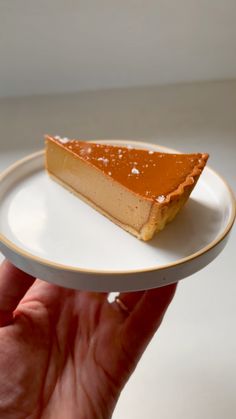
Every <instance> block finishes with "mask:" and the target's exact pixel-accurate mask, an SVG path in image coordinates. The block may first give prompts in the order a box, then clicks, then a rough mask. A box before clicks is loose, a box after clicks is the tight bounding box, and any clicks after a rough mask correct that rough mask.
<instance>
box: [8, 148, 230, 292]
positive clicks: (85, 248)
mask: <svg viewBox="0 0 236 419" xmlns="http://www.w3.org/2000/svg"><path fill="white" fill-rule="evenodd" d="M101 142H102V141H101ZM103 142H104V143H106V142H108V141H103ZM109 143H110V144H111V143H112V144H116V145H117V144H125V145H127V144H128V143H129V144H131V145H133V146H135V147H139V148H149V149H153V150H156V151H164V152H176V151H175V150H170V149H167V148H165V147H161V146H157V145H154V144H147V143H141V142H133V141H128V142H127V141H124V142H123V143H122V141H109ZM0 182H1V183H0V184H1V189H0V250H1V252H2V253H3V254H4V255H5V256H6V257H7V258H8V259H9V260H10V261H12V262H13V263H14V264H15V265H16V266H18V267H19V268H21V269H22V270H24V271H26V272H28V273H30V274H31V275H34V276H36V277H39V278H41V279H44V280H46V281H49V282H53V283H56V284H59V285H62V286H65V287H69V288H75V289H83V290H92V291H124V290H126V291H128V290H139V289H149V288H153V287H159V286H163V285H166V284H169V283H172V282H177V281H178V280H180V279H182V278H185V277H187V276H189V275H191V274H193V273H195V272H197V271H198V270H200V269H202V268H203V267H204V266H206V265H207V264H208V263H210V262H211V261H212V260H213V259H214V258H215V257H216V256H217V255H218V254H219V253H220V252H221V251H222V249H223V248H224V246H225V244H226V241H227V238H228V233H229V231H230V229H231V227H232V225H233V222H234V219H235V200H234V197H233V195H232V192H231V191H230V188H229V187H228V185H227V184H226V183H225V181H224V180H223V179H222V178H221V177H220V176H219V175H218V174H216V173H215V172H214V171H213V170H211V169H210V168H209V167H207V168H205V170H204V172H203V174H202V176H201V177H200V179H199V182H198V184H197V186H196V188H195V189H194V191H193V193H192V195H191V198H190V200H189V201H188V203H187V204H186V206H185V208H184V209H183V210H182V211H181V213H180V214H179V215H178V216H177V217H176V219H175V220H174V221H173V222H172V223H170V224H169V225H168V226H167V227H166V228H165V229H164V231H162V232H161V233H159V234H157V235H156V237H155V238H154V239H153V240H151V241H150V242H146V243H145V242H142V241H139V240H138V239H136V238H135V237H133V236H132V235H130V234H129V233H127V232H125V231H123V230H122V229H121V228H119V227H118V226H116V225H115V224H113V223H112V222H111V221H109V220H108V219H107V218H105V217H103V216H102V215H101V214H99V213H97V212H96V211H95V210H94V209H92V208H91V207H90V206H88V205H87V204H85V203H84V202H83V201H81V200H80V199H78V198H77V197H75V196H74V195H73V194H71V193H69V192H68V191H67V190H65V189H64V188H62V187H61V186H60V185H58V184H57V183H55V182H54V181H53V180H51V179H50V178H49V177H48V175H47V173H46V172H45V170H44V152H43V151H40V152H38V153H35V154H32V155H30V156H28V157H26V158H25V159H23V160H20V161H19V162H17V163H16V164H14V165H13V166H11V167H10V168H9V169H8V170H6V171H5V172H4V173H3V174H2V175H1V178H0Z"/></svg>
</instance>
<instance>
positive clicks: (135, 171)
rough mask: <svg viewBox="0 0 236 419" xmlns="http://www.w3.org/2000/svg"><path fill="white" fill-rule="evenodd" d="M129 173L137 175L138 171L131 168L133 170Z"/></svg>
mask: <svg viewBox="0 0 236 419" xmlns="http://www.w3.org/2000/svg"><path fill="white" fill-rule="evenodd" d="M131 173H132V174H133V175H139V173H140V172H139V170H138V169H136V167H133V169H132V170H131Z"/></svg>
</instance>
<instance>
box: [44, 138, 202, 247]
mask: <svg viewBox="0 0 236 419" xmlns="http://www.w3.org/2000/svg"><path fill="white" fill-rule="evenodd" d="M207 159H208V154H200V153H198V154H167V153H159V152H156V151H152V150H143V149H138V148H137V149H136V148H132V147H124V146H113V145H109V144H107V145H106V144H103V143H102V144H99V143H95V142H86V141H79V140H69V139H68V138H60V137H58V136H57V137H49V136H47V137H46V169H47V171H48V173H49V175H50V176H51V177H52V178H53V179H55V180H56V181H58V182H59V183H60V184H61V185H63V186H64V187H66V188H67V189H69V190H70V191H72V192H74V193H75V194H76V195H78V196H79V197H80V198H82V199H83V200H84V201H86V202H87V203H88V204H89V205H91V206H92V207H94V208H95V209H96V210H97V211H99V212H100V213H101V214H103V215H105V216H106V217H108V218H109V219H110V220H112V221H113V222H115V223H116V224H118V225H119V226H120V227H122V228H123V229H125V230H126V231H128V232H130V233H132V234H133V235H135V236H136V237H138V238H139V239H142V240H150V239H151V238H152V237H153V235H154V233H156V232H158V231H160V230H162V229H163V228H164V227H165V225H166V224H167V223H168V222H169V221H171V220H173V218H174V217H175V216H176V214H177V213H178V212H179V210H180V209H181V208H182V207H183V205H184V203H185V202H186V201H187V199H188V197H189V195H190V193H191V191H192V190H193V188H194V186H195V185H196V182H197V180H198V178H199V176H200V174H201V172H202V170H203V168H204V166H205V164H206V162H207Z"/></svg>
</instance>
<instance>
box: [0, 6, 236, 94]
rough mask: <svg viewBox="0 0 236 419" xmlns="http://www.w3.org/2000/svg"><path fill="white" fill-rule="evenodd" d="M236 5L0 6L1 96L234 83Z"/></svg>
mask: <svg viewBox="0 0 236 419" xmlns="http://www.w3.org/2000/svg"><path fill="white" fill-rule="evenodd" d="M235 21H236V1H235V0H177V1H176V0H119V1H116V0H99V1H96V0H67V1H64V0H50V1H48V0H40V1H32V0H8V1H7V0H1V1H0V62H1V64H0V96H9V95H26V94H27V95H28V94H33V93H50V92H67V91H72V92H74V91H77V90H84V89H94V88H96V89H97V88H104V87H120V86H122V87H123V86H130V85H133V86H134V85H143V84H144V85H147V84H148V85H152V84H157V83H158V84H160V83H173V82H180V81H195V80H212V79H225V78H234V77H236V42H235V40H236V24H235Z"/></svg>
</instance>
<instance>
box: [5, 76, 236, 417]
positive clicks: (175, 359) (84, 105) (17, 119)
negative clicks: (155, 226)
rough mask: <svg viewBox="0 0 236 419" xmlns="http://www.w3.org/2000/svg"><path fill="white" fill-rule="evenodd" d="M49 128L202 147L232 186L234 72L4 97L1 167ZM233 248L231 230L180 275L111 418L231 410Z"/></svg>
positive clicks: (235, 380) (235, 409) (35, 144)
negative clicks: (162, 83)
mask: <svg viewBox="0 0 236 419" xmlns="http://www.w3.org/2000/svg"><path fill="white" fill-rule="evenodd" d="M47 131H48V132H52V133H58V134H61V135H66V134H68V135H72V136H73V135H80V136H82V137H83V136H84V137H85V138H89V137H93V138H94V137H100V138H102V137H105V138H111V137H116V138H141V137H142V138H144V139H145V140H146V141H151V142H156V143H159V144H164V145H166V146H169V147H172V148H176V149H179V150H183V151H186V152H188V151H208V152H209V153H210V160H209V165H211V166H212V167H213V168H214V169H216V170H217V171H219V172H220V173H221V174H222V175H223V176H224V177H225V178H226V179H227V180H228V182H229V183H230V184H231V186H232V187H233V188H234V191H235V192H236V188H235V184H236V182H235V181H236V174H235V157H236V81H235V82H229V81H228V82H220V83H200V84H199V83H196V84H188V85H179V86H166V87H150V88H138V89H121V90H108V91H101V92H94V93H83V94H73V95H56V96H40V97H37V96H35V97H30V98H17V99H13V98H11V99H2V100H1V101H0V144H1V154H0V170H1V169H3V168H4V167H6V166H7V165H8V164H9V163H10V162H13V161H15V160H16V159H17V158H19V157H21V156H23V155H26V154H28V153H29V152H31V151H33V150H35V149H40V148H42V147H43V133H44V132H47ZM196 222H197V223H198V224H199V228H201V220H196ZM235 247H236V235H235V229H234V231H233V232H232V234H231V237H230V241H229V243H228V245H227V247H226V249H225V250H224V251H223V253H222V254H221V255H220V256H219V257H218V258H217V259H216V260H215V261H214V262H212V263H211V264H210V265H209V266H208V267H207V268H205V269H204V270H202V271H200V272H198V273H197V274H195V275H193V276H192V277H189V278H186V279H184V280H183V282H182V283H180V284H179V289H178V291H177V295H176V297H175V299H174V301H173V304H172V305H171V307H170V309H169V311H168V314H167V316H166V318H165V320H164V324H163V325H162V327H161V329H160V331H159V332H158V333H157V334H156V335H155V338H154V339H153V341H152V343H151V345H150V346H149V348H148V349H147V351H146V353H145V355H144V356H143V358H142V360H141V362H140V363H139V365H138V367H137V369H136V371H135V373H134V374H133V376H132V378H131V380H130V382H129V383H128V385H127V387H126V389H125V390H124V391H123V392H122V395H121V398H120V401H119V403H118V405H117V408H116V411H115V413H114V419H143V418H148V419H159V418H160V419H185V418H187V419H205V418H206V419H235V417H236V399H235V390H236V355H235V354H236V336H235V335H236V333H235V324H236V304H235V296H236V280H235V278H236V277H235Z"/></svg>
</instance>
